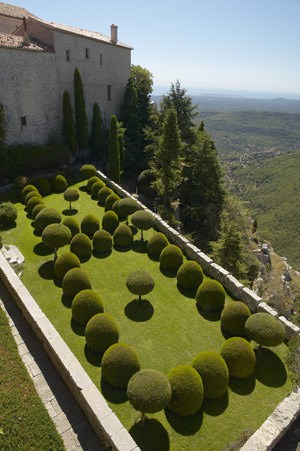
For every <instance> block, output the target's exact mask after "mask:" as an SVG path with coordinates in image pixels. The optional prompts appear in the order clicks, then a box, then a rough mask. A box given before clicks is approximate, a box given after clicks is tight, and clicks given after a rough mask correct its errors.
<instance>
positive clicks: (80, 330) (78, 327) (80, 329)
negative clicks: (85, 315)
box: [70, 319, 85, 337]
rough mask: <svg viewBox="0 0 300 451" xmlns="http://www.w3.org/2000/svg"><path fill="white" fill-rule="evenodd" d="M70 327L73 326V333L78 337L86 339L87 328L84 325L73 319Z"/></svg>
mask: <svg viewBox="0 0 300 451" xmlns="http://www.w3.org/2000/svg"><path fill="white" fill-rule="evenodd" d="M70 325H71V329H72V331H73V332H74V333H75V334H76V335H79V336H80V337H84V332H85V326H83V325H82V324H78V323H76V321H74V320H73V319H71V321H70Z"/></svg>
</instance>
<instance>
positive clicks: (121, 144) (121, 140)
mask: <svg viewBox="0 0 300 451" xmlns="http://www.w3.org/2000/svg"><path fill="white" fill-rule="evenodd" d="M118 146H119V154H120V173H121V174H123V173H124V137H123V135H118Z"/></svg>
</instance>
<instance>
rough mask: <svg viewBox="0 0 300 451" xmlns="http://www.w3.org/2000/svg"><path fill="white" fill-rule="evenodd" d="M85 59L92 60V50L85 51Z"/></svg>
mask: <svg viewBox="0 0 300 451" xmlns="http://www.w3.org/2000/svg"><path fill="white" fill-rule="evenodd" d="M85 59H86V60H89V59H90V49H88V48H86V49H85Z"/></svg>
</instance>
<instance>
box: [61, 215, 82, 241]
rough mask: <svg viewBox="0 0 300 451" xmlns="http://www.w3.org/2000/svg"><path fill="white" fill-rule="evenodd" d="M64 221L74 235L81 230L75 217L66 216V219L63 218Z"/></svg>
mask: <svg viewBox="0 0 300 451" xmlns="http://www.w3.org/2000/svg"><path fill="white" fill-rule="evenodd" d="M62 223H63V225H65V226H66V227H68V228H69V229H70V231H71V234H72V237H73V236H74V235H76V233H79V232H80V227H79V224H78V222H77V221H76V219H75V218H70V217H68V218H65V219H63V221H62Z"/></svg>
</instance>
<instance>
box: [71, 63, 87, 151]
mask: <svg viewBox="0 0 300 451" xmlns="http://www.w3.org/2000/svg"><path fill="white" fill-rule="evenodd" d="M74 99H75V123H76V137H77V142H78V147H79V150H84V149H86V148H87V146H88V138H89V133H88V119H87V115H86V108H85V99H84V89H83V84H82V79H81V75H80V72H79V70H78V69H77V68H76V69H75V70H74Z"/></svg>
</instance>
